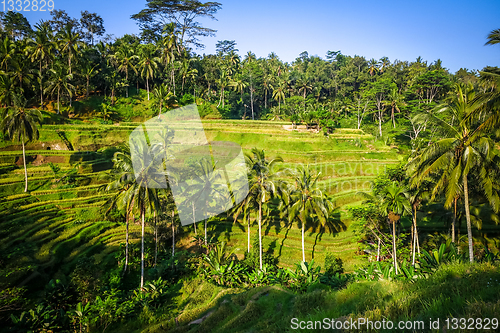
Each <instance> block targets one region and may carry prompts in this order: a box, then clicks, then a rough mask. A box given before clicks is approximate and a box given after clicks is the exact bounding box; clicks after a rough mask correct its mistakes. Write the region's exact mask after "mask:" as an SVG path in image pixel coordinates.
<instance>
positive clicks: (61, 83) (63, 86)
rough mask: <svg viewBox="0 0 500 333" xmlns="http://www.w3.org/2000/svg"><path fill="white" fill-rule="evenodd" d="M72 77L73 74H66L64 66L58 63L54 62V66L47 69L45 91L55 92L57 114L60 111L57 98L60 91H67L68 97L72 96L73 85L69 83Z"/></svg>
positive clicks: (58, 98)
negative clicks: (47, 76)
mask: <svg viewBox="0 0 500 333" xmlns="http://www.w3.org/2000/svg"><path fill="white" fill-rule="evenodd" d="M72 78H73V75H72V74H66V72H65V70H64V67H63V66H62V65H61V64H59V63H56V65H55V66H54V68H51V69H50V70H49V78H48V81H47V87H46V88H45V92H49V93H50V94H52V95H53V94H54V93H57V114H59V111H60V107H59V100H60V96H61V93H67V94H68V96H69V97H70V98H71V97H72V96H73V90H74V89H75V87H74V86H73V85H72V84H71V83H70V80H71V79H72Z"/></svg>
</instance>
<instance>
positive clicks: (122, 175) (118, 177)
mask: <svg viewBox="0 0 500 333" xmlns="http://www.w3.org/2000/svg"><path fill="white" fill-rule="evenodd" d="M112 161H113V168H112V169H111V170H110V171H109V173H108V174H106V176H105V177H106V178H107V179H108V180H110V182H109V183H108V184H107V185H105V186H103V187H102V188H101V190H102V191H106V192H115V195H114V196H113V197H112V198H110V199H109V200H108V202H107V204H108V205H109V208H108V211H110V210H111V208H113V207H116V208H118V209H120V210H124V211H125V224H126V232H125V267H124V269H123V274H125V272H126V271H127V267H128V262H129V260H128V257H129V249H128V248H129V246H128V245H129V220H130V218H131V219H132V222H133V221H134V212H133V207H134V196H133V195H132V194H133V191H132V189H133V185H134V183H135V173H134V168H133V165H132V160H131V158H130V148H129V146H128V145H123V146H121V147H120V149H119V151H117V152H116V153H115V154H114V156H113V160H112Z"/></svg>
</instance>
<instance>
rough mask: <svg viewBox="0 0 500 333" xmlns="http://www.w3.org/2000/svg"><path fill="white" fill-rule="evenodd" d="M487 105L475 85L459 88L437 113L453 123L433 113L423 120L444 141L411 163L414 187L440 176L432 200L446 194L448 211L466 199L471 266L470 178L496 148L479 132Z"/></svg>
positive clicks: (490, 198) (472, 254)
mask: <svg viewBox="0 0 500 333" xmlns="http://www.w3.org/2000/svg"><path fill="white" fill-rule="evenodd" d="M486 103H487V101H486V100H485V99H482V98H478V97H477V96H476V93H475V91H474V88H473V86H472V84H468V85H464V84H456V85H455V87H454V90H453V91H452V92H451V94H450V97H449V98H448V100H447V101H446V102H445V103H444V104H442V105H440V106H438V108H437V110H438V112H437V113H438V114H443V115H446V116H447V117H446V118H444V119H449V120H451V121H453V122H452V123H448V122H447V121H446V120H443V119H441V118H438V117H437V116H436V115H435V114H432V113H429V114H427V115H425V116H422V118H423V117H426V118H427V119H428V120H430V121H432V122H434V123H435V124H437V125H438V126H439V128H440V129H441V131H442V136H443V139H441V140H439V141H437V142H435V143H434V144H432V145H430V146H429V147H427V148H426V149H425V150H423V151H422V152H421V153H420V154H418V155H417V156H416V157H415V158H414V159H413V160H412V161H411V162H410V168H411V169H412V170H413V172H414V173H413V179H412V185H413V186H419V185H420V184H421V183H422V182H423V181H424V180H426V179H428V176H429V175H431V174H434V175H438V181H437V182H436V184H435V186H434V189H433V192H432V196H433V198H434V197H435V196H436V195H437V194H438V193H440V192H441V191H443V190H444V192H445V199H446V201H445V207H447V208H449V207H451V205H452V203H453V202H454V201H455V200H456V198H457V196H459V197H460V196H462V195H463V197H464V205H465V215H466V219H467V235H468V239H469V259H470V261H471V262H473V261H474V253H473V239H472V226H471V216H470V208H469V183H468V181H469V180H468V178H469V177H471V176H472V172H473V171H474V170H477V168H478V167H482V165H483V164H484V161H485V160H487V156H486V155H487V154H489V153H491V151H490V149H491V147H492V146H493V143H492V141H491V140H490V139H489V138H488V137H487V136H485V134H484V133H483V132H482V131H481V130H479V129H480V128H481V124H480V123H478V121H477V119H475V118H474V117H473V115H474V114H476V113H477V112H478V110H480V109H482V108H483V107H484V106H485V105H486ZM476 174H477V171H476ZM478 183H479V184H481V183H480V182H478ZM483 188H484V187H483ZM490 193H491V192H490ZM488 199H489V200H492V199H494V197H493V196H492V195H490V196H489V197H488Z"/></svg>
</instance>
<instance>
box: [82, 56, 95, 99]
mask: <svg viewBox="0 0 500 333" xmlns="http://www.w3.org/2000/svg"><path fill="white" fill-rule="evenodd" d="M97 73H99V69H97V65H94V66H92V63H91V62H90V61H88V60H84V63H83V65H82V75H83V76H84V77H85V81H86V85H85V96H86V97H89V86H90V79H91V78H92V77H93V76H94V75H96V74H97Z"/></svg>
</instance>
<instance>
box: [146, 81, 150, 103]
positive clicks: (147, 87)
mask: <svg viewBox="0 0 500 333" xmlns="http://www.w3.org/2000/svg"><path fill="white" fill-rule="evenodd" d="M146 89H147V90H148V101H149V80H148V77H147V76H146Z"/></svg>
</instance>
